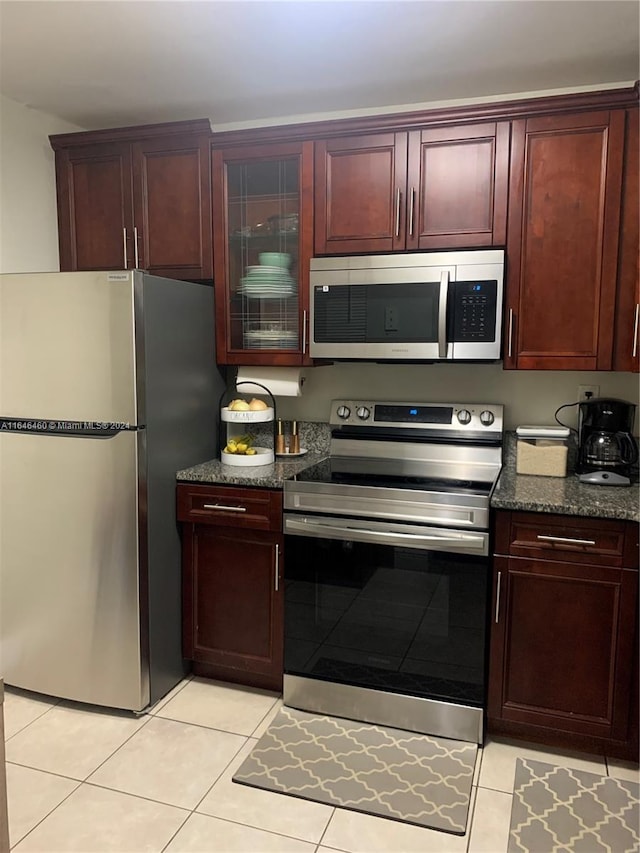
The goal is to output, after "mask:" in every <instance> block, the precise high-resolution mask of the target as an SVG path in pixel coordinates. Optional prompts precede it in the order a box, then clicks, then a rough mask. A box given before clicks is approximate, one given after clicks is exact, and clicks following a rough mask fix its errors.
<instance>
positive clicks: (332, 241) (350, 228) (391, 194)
mask: <svg viewBox="0 0 640 853" xmlns="http://www.w3.org/2000/svg"><path fill="white" fill-rule="evenodd" d="M406 182H407V134H406V133H377V134H372V135H369V136H353V137H349V136H348V137H345V138H343V139H327V140H321V141H320V142H316V147H315V208H316V211H315V219H316V228H315V251H316V254H326V253H334V254H336V253H337V254H343V253H346V254H348V253H350V252H391V251H394V250H397V249H404V248H405V216H404V215H403V204H404V205H406V198H405V197H404V196H405V195H406Z"/></svg>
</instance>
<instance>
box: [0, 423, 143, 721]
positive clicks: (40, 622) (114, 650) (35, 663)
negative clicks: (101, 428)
mask: <svg viewBox="0 0 640 853" xmlns="http://www.w3.org/2000/svg"><path fill="white" fill-rule="evenodd" d="M143 436H144V431H142V432H139V433H138V432H120V433H117V434H116V435H114V436H113V437H111V438H78V437H70V436H61V435H46V434H45V435H33V434H32V435H21V434H18V433H2V432H0V566H1V567H2V590H1V593H2V594H1V596H0V648H1V649H2V655H3V660H2V661H1V662H0V671H2V673H3V674H4V678H5V681H6V683H7V684H11V685H15V686H16V687H22V688H25V689H27V690H34V691H37V692H41V693H48V694H50V695H52V696H58V697H62V698H67V699H75V700H77V701H80V702H90V703H95V704H98V705H107V706H111V707H115V708H126V709H132V710H139V709H142V708H143V707H145V706H146V705H147V704H148V695H149V694H148V690H149V688H148V666H147V662H146V660H145V657H146V650H145V648H144V643H143V642H141V621H142V627H143V629H144V606H143V607H142V608H141V596H140V586H141V579H140V571H139V565H140V561H139V547H138V543H139V540H140V541H144V530H139V527H138V524H139V523H138V487H137V483H138V470H137V469H138V455H139V451H138V442H139V441H140V442H142V441H143ZM142 516H143V517H144V513H143V514H142ZM142 586H144V583H143V584H142ZM141 612H142V616H141ZM142 636H143V637H144V630H143V631H142Z"/></svg>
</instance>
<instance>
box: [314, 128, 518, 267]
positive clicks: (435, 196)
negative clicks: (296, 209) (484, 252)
mask: <svg viewBox="0 0 640 853" xmlns="http://www.w3.org/2000/svg"><path fill="white" fill-rule="evenodd" d="M508 162H509V123H508V122H498V123H495V122H491V123H487V124H476V125H468V126H462V127H443V128H432V129H425V130H416V131H411V132H409V133H406V132H402V133H391V132H389V133H379V134H371V135H367V136H348V137H343V138H335V139H326V140H320V141H318V142H316V151H315V169H316V174H315V205H316V229H315V251H316V253H317V254H342V253H352V252H353V253H357V252H393V251H404V250H406V249H449V248H463V247H468V248H475V247H480V246H495V245H504V243H505V239H506V211H507V184H508V182H507V175H508Z"/></svg>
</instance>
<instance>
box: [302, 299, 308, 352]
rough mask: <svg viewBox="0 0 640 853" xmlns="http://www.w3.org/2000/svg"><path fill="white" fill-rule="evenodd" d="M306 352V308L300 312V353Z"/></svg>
mask: <svg viewBox="0 0 640 853" xmlns="http://www.w3.org/2000/svg"><path fill="white" fill-rule="evenodd" d="M306 354H307V309H306V308H305V310H304V311H303V312H302V355H306Z"/></svg>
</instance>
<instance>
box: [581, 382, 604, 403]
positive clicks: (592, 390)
mask: <svg viewBox="0 0 640 853" xmlns="http://www.w3.org/2000/svg"><path fill="white" fill-rule="evenodd" d="M599 396H600V386H599V385H578V402H579V403H582V402H583V401H584V400H591V399H593V398H594V397H599Z"/></svg>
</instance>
